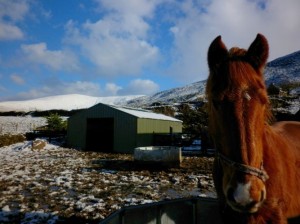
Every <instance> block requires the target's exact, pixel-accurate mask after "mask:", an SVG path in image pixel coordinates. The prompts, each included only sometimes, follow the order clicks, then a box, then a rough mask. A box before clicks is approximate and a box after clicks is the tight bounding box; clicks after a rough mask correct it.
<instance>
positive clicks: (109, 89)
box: [103, 83, 122, 96]
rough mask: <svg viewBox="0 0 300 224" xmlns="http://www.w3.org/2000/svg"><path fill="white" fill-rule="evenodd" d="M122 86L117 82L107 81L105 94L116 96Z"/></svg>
mask: <svg viewBox="0 0 300 224" xmlns="http://www.w3.org/2000/svg"><path fill="white" fill-rule="evenodd" d="M121 89H122V87H121V86H118V85H116V84H115V83H107V84H106V85H105V89H104V94H103V95H106V96H116V95H118V92H119V90H121Z"/></svg>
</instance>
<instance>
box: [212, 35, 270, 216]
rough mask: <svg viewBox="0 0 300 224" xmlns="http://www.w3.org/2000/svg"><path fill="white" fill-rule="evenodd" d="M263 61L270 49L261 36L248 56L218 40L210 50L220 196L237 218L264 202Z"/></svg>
mask: <svg viewBox="0 0 300 224" xmlns="http://www.w3.org/2000/svg"><path fill="white" fill-rule="evenodd" d="M267 57H268V43H267V40H266V38H265V37H264V36H262V35H261V34H258V35H257V37H256V39H255V40H254V42H253V43H252V44H251V45H250V47H249V49H248V50H244V49H239V48H232V49H230V50H229V51H228V50H227V49H226V47H225V45H224V43H223V42H222V40H221V37H220V36H219V37H217V38H216V39H215V40H214V41H213V42H212V43H211V45H210V47H209V50H208V65H209V70H210V75H209V78H208V81H207V87H206V93H207V98H208V102H209V116H210V129H211V130H210V131H211V134H212V137H213V139H214V142H215V146H216V148H217V150H218V155H219V156H218V158H219V161H220V166H221V167H222V170H223V177H222V178H223V179H222V184H223V185H222V190H223V194H224V195H225V198H226V202H227V203H228V204H229V205H230V206H231V208H232V209H234V210H236V211H239V212H247V213H254V212H256V211H257V210H258V209H259V208H260V206H261V205H262V203H263V201H264V200H265V198H266V187H265V181H266V179H267V174H266V172H265V171H264V170H263V147H264V145H263V138H264V128H265V127H264V126H265V123H266V116H267V114H268V98H267V93H266V88H265V84H264V78H263V75H262V70H263V68H264V66H265V64H266V61H267Z"/></svg>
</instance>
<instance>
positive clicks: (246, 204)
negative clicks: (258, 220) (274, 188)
mask: <svg viewBox="0 0 300 224" xmlns="http://www.w3.org/2000/svg"><path fill="white" fill-rule="evenodd" d="M226 198H227V203H228V205H229V206H230V207H231V208H232V209H233V210H235V211H237V212H241V213H255V212H257V211H258V210H259V208H260V207H261V205H262V204H263V202H264V200H265V199H266V190H265V188H263V189H261V190H260V191H253V189H251V182H249V183H247V184H240V183H239V184H238V185H237V187H236V188H233V187H229V188H228V190H227V193H226Z"/></svg>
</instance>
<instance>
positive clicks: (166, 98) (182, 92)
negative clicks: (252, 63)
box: [0, 51, 300, 112]
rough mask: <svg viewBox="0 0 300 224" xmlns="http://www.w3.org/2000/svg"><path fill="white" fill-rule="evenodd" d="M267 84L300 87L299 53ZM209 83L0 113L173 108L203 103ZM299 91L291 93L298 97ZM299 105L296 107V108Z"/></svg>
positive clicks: (17, 106)
mask: <svg viewBox="0 0 300 224" xmlns="http://www.w3.org/2000/svg"><path fill="white" fill-rule="evenodd" d="M265 78H266V84H267V85H269V84H271V83H272V84H275V85H276V86H280V85H281V84H287V83H293V84H295V83H300V51H297V52H294V53H292V54H289V55H286V56H284V57H280V58H278V59H275V60H273V61H271V62H269V63H268V64H267V66H266V69H265ZM205 86H206V80H204V81H198V82H195V83H192V84H189V85H186V86H183V87H178V88H172V89H169V90H165V91H161V92H158V93H156V94H153V95H151V96H138V95H136V96H113V97H92V96H85V95H78V94H71V95H62V96H51V97H44V98H39V99H34V100H27V101H8V102H0V112H8V111H16V112H18V111H21V112H29V111H46V110H55V109H56V110H66V111H71V110H77V109H84V108H89V107H91V106H93V105H95V104H97V103H105V104H112V105H120V106H131V107H146V106H150V105H153V104H174V103H180V102H189V101H195V100H197V99H201V98H202V99H203V98H204V94H205ZM298 92H299V89H298V91H297V89H295V90H292V91H291V93H295V94H297V93H298ZM298 101H299V99H297V98H296V99H295V103H296V104H295V103H292V104H293V112H295V111H297V110H299V102H298ZM295 105H296V106H295Z"/></svg>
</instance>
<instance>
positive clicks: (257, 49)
mask: <svg viewBox="0 0 300 224" xmlns="http://www.w3.org/2000/svg"><path fill="white" fill-rule="evenodd" d="M268 56H269V44H268V41H267V39H266V38H265V37H264V36H263V35H262V34H257V36H256V38H255V40H254V41H253V43H252V44H251V45H250V47H249V49H248V51H247V57H248V60H249V62H250V63H251V64H252V66H253V67H254V68H255V69H258V70H260V69H262V68H263V67H264V66H265V64H266V62H267V59H268Z"/></svg>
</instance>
